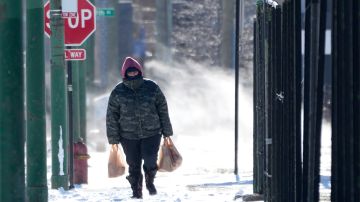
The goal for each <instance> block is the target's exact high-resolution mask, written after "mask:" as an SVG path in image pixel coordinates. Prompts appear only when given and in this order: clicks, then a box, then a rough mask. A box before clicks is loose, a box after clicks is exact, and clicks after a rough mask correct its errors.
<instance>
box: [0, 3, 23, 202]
mask: <svg viewBox="0 0 360 202" xmlns="http://www.w3.org/2000/svg"><path fill="white" fill-rule="evenodd" d="M21 2H22V1H12V0H1V1H0V201H4V202H5V201H25V171H24V170H25V166H24V96H23V94H24V85H23V84H24V83H23V70H24V69H23V53H22V51H23V49H22V39H23V38H22V35H23V29H22V4H21Z"/></svg>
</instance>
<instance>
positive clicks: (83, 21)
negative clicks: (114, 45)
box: [44, 0, 96, 46]
mask: <svg viewBox="0 0 360 202" xmlns="http://www.w3.org/2000/svg"><path fill="white" fill-rule="evenodd" d="M44 12H45V19H44V20H45V22H44V23H45V27H44V31H45V34H46V35H47V36H49V37H50V35H51V30H50V2H49V1H48V2H46V3H45V5H44ZM95 12H96V9H95V6H94V5H93V4H92V3H91V2H89V1H88V0H78V14H77V17H76V18H64V29H65V33H64V34H65V45H66V46H80V45H81V44H83V43H84V41H86V39H87V38H88V37H89V36H90V35H91V34H92V33H94V31H95V29H96V19H95V16H96V13H95Z"/></svg>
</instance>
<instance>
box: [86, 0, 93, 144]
mask: <svg viewBox="0 0 360 202" xmlns="http://www.w3.org/2000/svg"><path fill="white" fill-rule="evenodd" d="M91 2H93V1H91ZM94 35H95V34H94ZM94 35H93V36H90V37H89V38H88V39H87V40H86V42H85V44H84V47H85V49H86V60H85V64H86V65H85V66H86V85H87V86H88V87H89V88H90V90H94V86H95V84H94V80H95V75H94V74H95V65H94V64H95V61H94V56H95V53H94V44H95V37H94ZM84 141H86V138H84Z"/></svg>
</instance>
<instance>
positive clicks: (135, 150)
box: [121, 134, 161, 176]
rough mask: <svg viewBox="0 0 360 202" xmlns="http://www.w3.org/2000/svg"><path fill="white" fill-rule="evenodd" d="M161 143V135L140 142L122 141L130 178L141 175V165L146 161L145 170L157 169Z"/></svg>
mask: <svg viewBox="0 0 360 202" xmlns="http://www.w3.org/2000/svg"><path fill="white" fill-rule="evenodd" d="M160 142H161V135H160V134H159V135H155V136H152V137H149V138H144V139H140V140H129V139H125V138H124V139H122V140H121V145H122V147H123V148H124V153H125V155H126V162H127V164H128V165H129V174H130V176H137V175H140V174H141V163H142V160H144V170H154V169H157V164H156V162H157V156H158V151H159V146H160Z"/></svg>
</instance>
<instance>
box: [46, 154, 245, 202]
mask: <svg viewBox="0 0 360 202" xmlns="http://www.w3.org/2000/svg"><path fill="white" fill-rule="evenodd" d="M90 155H91V158H90V159H89V184H87V185H76V186H75V188H74V189H72V190H69V191H65V190H63V189H59V190H49V201H69V202H70V201H98V202H100V201H101V202H102V201H154V202H155V201H156V202H158V201H176V202H180V201H207V202H208V201H234V198H235V195H237V194H239V193H240V194H243V193H249V194H250V193H252V177H251V176H247V177H246V176H243V177H240V180H238V179H236V176H235V175H234V174H232V173H219V172H218V173H215V172H211V171H206V170H203V172H200V171H199V173H198V174H185V173H184V172H183V171H181V168H179V170H177V171H174V172H171V173H162V172H159V173H158V175H157V177H156V181H155V184H156V186H157V189H158V194H157V195H155V196H150V195H149V194H148V192H147V190H146V189H145V187H144V190H143V191H144V197H143V200H133V199H130V196H131V189H130V186H129V184H128V182H127V180H126V179H125V176H126V174H125V175H123V176H121V177H118V178H111V179H110V178H108V177H107V159H108V153H106V152H101V153H99V152H97V153H91V154H90ZM49 182H50V180H49ZM49 187H50V185H49ZM239 201H240V200H239Z"/></svg>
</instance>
